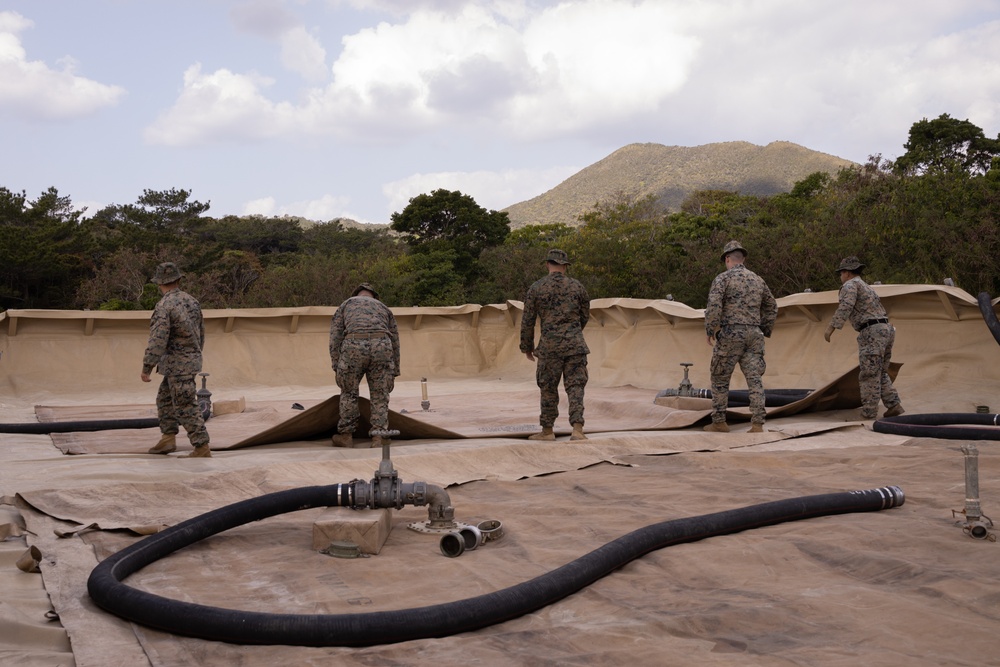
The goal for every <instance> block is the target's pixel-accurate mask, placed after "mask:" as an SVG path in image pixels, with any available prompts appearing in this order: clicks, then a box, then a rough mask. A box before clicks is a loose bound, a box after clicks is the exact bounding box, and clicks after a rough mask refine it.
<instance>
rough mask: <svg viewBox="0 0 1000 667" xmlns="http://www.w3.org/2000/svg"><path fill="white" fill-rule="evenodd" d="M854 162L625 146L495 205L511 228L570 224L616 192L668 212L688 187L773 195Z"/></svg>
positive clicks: (764, 152) (787, 152) (724, 148)
mask: <svg viewBox="0 0 1000 667" xmlns="http://www.w3.org/2000/svg"><path fill="white" fill-rule="evenodd" d="M854 164H855V163H854V162H851V161H850V160H844V159H842V158H839V157H835V156H833V155H828V154H826V153H820V152H817V151H813V150H810V149H808V148H804V147H803V146H799V145H798V144H793V143H790V142H787V141H775V142H772V143H770V144H768V145H767V146H757V145H755V144H751V143H748V142H746V141H727V142H723V143H716V144H706V145H704V146H695V147H684V146H664V145H662V144H629V145H628V146H625V147H623V148H619V149H618V150H616V151H615V152H614V153H612V154H611V155H609V156H607V157H606V158H604V159H603V160H601V161H599V162H595V163H594V164H592V165H590V166H589V167H587V168H585V169H583V170H582V171H579V172H577V173H576V174H574V175H573V176H570V177H569V178H567V179H566V180H565V181H563V182H562V183H560V184H559V185H557V186H556V187H554V188H552V189H551V190H549V191H548V192H546V193H544V194H541V195H539V196H537V197H535V198H533V199H529V200H527V201H523V202H521V203H519V204H514V205H513V206H509V207H507V208H505V209H503V210H504V211H506V212H507V214H508V215H509V217H510V221H511V228H513V229H516V228H518V227H524V226H525V225H534V224H548V223H556V222H562V223H565V224H567V225H578V224H579V220H578V216H579V215H581V214H582V213H585V212H587V211H589V210H590V209H591V208H593V206H594V204H595V203H597V202H598V201H601V200H604V199H607V198H609V197H611V196H612V195H614V194H616V193H619V192H625V193H629V194H633V195H637V196H638V197H644V196H646V195H648V194H653V195H655V196H656V198H657V199H658V200H659V201H660V202H661V203H662V204H663V205H664V206H666V208H667V209H668V210H670V211H679V210H680V207H681V204H682V203H683V201H684V199H685V198H686V197H687V196H688V195H690V194H691V193H692V192H694V191H696V190H728V191H730V192H739V193H740V194H744V195H774V194H779V193H782V192H789V191H791V189H792V186H793V185H795V183H796V182H798V181H801V180H802V179H804V178H805V177H806V176H808V175H809V174H812V173H815V172H817V171H824V172H827V173H829V174H836V173H837V172H838V171H839V170H840V169H841V168H843V167H848V166H852V165H854Z"/></svg>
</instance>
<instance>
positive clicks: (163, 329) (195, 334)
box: [139, 262, 212, 458]
mask: <svg viewBox="0 0 1000 667" xmlns="http://www.w3.org/2000/svg"><path fill="white" fill-rule="evenodd" d="M182 277H183V275H182V274H181V272H180V270H179V269H178V268H177V265H176V264H174V263H173V262H164V263H162V264H160V265H159V266H157V267H156V273H154V274H153V278H152V281H153V282H154V283H156V284H157V285H158V286H159V288H160V294H161V295H162V296H161V297H160V300H159V301H158V302H157V304H156V307H155V308H154V309H153V316H152V318H150V320H149V344H148V345H147V346H146V353H145V354H144V355H143V358H142V373H141V374H140V375H139V377H140V378H141V379H142V381H143V382H150V381H151V378H150V377H149V374H150V373H151V372H152V371H153V368H154V367H155V368H156V371H157V372H158V373H159V374H160V375H162V376H163V381H162V382H160V388H159V390H158V391H157V392H156V414H157V417H158V418H159V420H160V433H162V435H161V437H160V441H159V442H158V443H156V446H154V447H153V448H151V449H150V450H149V453H150V454H169V453H170V452H173V451H176V450H177V433H178V432H179V430H180V427H181V426H183V427H184V430H185V431H187V434H188V440H190V441H191V444H192V445H193V446H194V452H192V453H191V454H188V457H191V458H202V457H210V456H212V451H211V449H210V448H209V444H208V442H209V438H208V431H207V430H206V429H205V419H204V416H203V415H202V413H201V409H200V408H199V406H198V390H197V387H196V386H195V381H194V378H195V375H197V374H198V373H199V372H201V351H202V348H203V347H204V345H205V322H204V320H203V319H202V316H201V305H200V304H199V303H198V300H197V299H195V298H194V297H193V296H191V295H190V294H188V293H187V292H184V291H182V290H181V289H180V281H181V278H182Z"/></svg>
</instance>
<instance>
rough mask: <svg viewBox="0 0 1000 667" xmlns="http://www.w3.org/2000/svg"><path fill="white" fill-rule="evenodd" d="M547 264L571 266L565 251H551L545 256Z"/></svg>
mask: <svg viewBox="0 0 1000 667" xmlns="http://www.w3.org/2000/svg"><path fill="white" fill-rule="evenodd" d="M545 261H546V262H555V263H556V264H569V263H570V262H569V255H567V254H566V251H564V250H555V249H553V250H549V254H548V255H546V256H545Z"/></svg>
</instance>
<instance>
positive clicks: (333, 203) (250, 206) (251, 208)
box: [242, 195, 373, 223]
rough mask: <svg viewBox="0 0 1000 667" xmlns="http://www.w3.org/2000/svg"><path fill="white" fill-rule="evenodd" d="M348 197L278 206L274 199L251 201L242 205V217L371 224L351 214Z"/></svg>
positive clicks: (309, 200)
mask: <svg viewBox="0 0 1000 667" xmlns="http://www.w3.org/2000/svg"><path fill="white" fill-rule="evenodd" d="M349 205H350V197H338V196H336V195H323V196H322V197H320V198H318V199H307V200H304V201H298V202H292V203H290V204H286V205H279V204H278V202H277V200H275V198H274V197H262V198H260V199H253V200H250V201H248V202H247V203H245V204H244V205H243V212H242V215H263V216H269V217H270V216H283V215H289V216H294V217H299V218H305V219H307V220H316V221H321V222H326V221H329V220H334V219H336V218H349V219H351V220H354V221H356V222H364V223H371V222H373V221H371V220H365V219H364V218H363V217H362V216H359V215H358V214H356V213H354V212H352V210H351V208H350V206H349Z"/></svg>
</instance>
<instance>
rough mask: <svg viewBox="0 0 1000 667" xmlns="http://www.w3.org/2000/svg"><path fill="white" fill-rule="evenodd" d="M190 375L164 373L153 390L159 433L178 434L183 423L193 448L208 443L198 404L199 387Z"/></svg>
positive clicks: (206, 431) (203, 419)
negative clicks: (158, 386) (157, 387)
mask: <svg viewBox="0 0 1000 667" xmlns="http://www.w3.org/2000/svg"><path fill="white" fill-rule="evenodd" d="M194 378H195V376H193V375H165V376H163V380H162V381H161V382H160V388H159V390H157V392H156V414H157V416H158V417H159V419H160V432H161V433H169V434H175V435H176V434H177V433H178V432H179V430H180V427H181V426H183V427H184V430H185V431H186V432H187V434H188V440H190V441H191V445H192V446H194V447H202V446H204V445H207V444H209V437H208V430H207V429H206V428H205V418H204V416H203V415H202V413H201V408H200V407H199V406H198V389H197V386H196V385H195V379H194Z"/></svg>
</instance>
